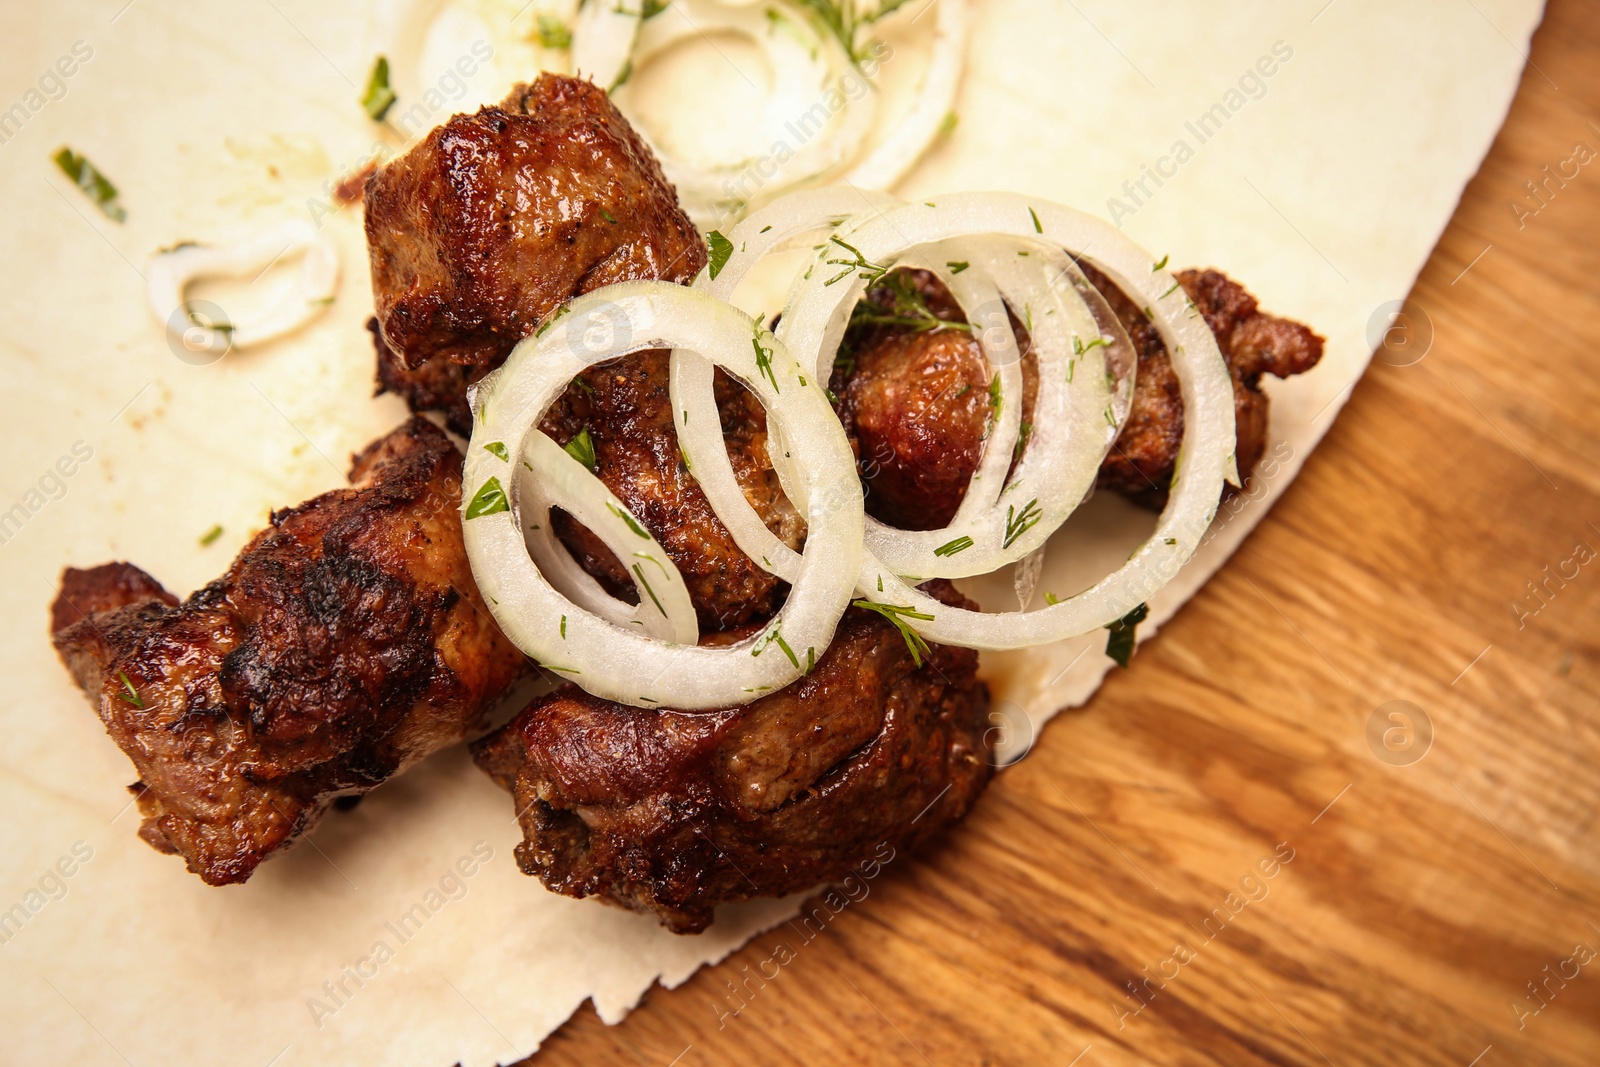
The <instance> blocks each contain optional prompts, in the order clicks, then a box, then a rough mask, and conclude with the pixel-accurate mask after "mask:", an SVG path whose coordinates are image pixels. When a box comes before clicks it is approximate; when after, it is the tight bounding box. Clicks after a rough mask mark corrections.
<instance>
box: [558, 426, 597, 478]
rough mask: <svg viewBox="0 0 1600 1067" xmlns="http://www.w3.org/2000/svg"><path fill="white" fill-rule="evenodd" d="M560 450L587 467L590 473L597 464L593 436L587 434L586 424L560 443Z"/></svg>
mask: <svg viewBox="0 0 1600 1067" xmlns="http://www.w3.org/2000/svg"><path fill="white" fill-rule="evenodd" d="M561 450H562V451H563V452H565V453H566V454H567V455H569V456H571V457H572V458H573V459H575V460H577V461H578V462H579V463H582V464H583V465H584V466H585V467H588V468H589V470H590V472H591V473H592V472H593V471H594V469H595V468H596V467H597V466H598V465H599V462H598V461H597V460H596V459H595V455H594V438H592V437H590V436H589V427H587V426H585V427H584V428H583V429H581V430H579V431H578V435H577V436H576V437H574V438H573V439H572V440H570V441H568V442H567V443H566V444H564V445H562V446H561Z"/></svg>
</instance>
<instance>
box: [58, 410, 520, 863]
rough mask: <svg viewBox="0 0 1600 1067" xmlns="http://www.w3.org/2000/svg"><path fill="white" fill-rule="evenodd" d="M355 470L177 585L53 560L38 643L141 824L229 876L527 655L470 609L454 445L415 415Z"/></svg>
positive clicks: (364, 785) (472, 720)
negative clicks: (77, 697) (123, 764)
mask: <svg viewBox="0 0 1600 1067" xmlns="http://www.w3.org/2000/svg"><path fill="white" fill-rule="evenodd" d="M350 480H351V483H352V488H349V489H337V490H334V491H333V492H329V493H324V494H323V495H322V496H319V497H317V498H315V499H314V500H311V501H309V502H307V503H305V504H302V505H300V506H299V507H297V508H291V509H285V510H283V511H279V512H276V513H274V514H273V516H272V525H271V527H270V528H269V529H267V530H265V531H263V532H262V533H260V534H258V535H257V536H256V538H255V539H254V540H253V541H251V542H250V544H249V545H248V546H247V547H246V548H245V550H244V552H243V553H241V554H240V556H239V558H238V559H237V560H235V561H234V564H233V566H232V567H231V568H229V570H228V573H227V574H225V575H223V577H221V578H220V579H218V580H217V581H215V582H213V583H211V584H210V585H208V586H206V587H205V588H204V589H201V590H200V591H198V592H197V593H195V594H194V595H193V596H191V597H190V598H189V599H188V600H186V601H184V602H183V603H181V604H180V603H179V602H178V600H177V598H176V597H174V596H172V595H171V594H170V593H168V592H166V590H164V589H162V588H161V586H160V584H159V583H157V582H156V581H155V580H154V579H153V578H151V577H150V576H149V575H147V574H145V573H144V572H143V571H141V570H139V569H138V568H137V567H134V566H132V565H131V564H126V563H111V564H106V565H104V566H101V567H96V568H94V569H92V570H87V571H80V570H75V569H72V568H69V569H68V570H67V571H66V573H65V574H64V575H63V577H62V587H61V593H60V595H59V596H58V597H57V599H56V601H55V604H54V605H53V606H52V610H51V617H52V626H53V633H54V640H55V646H56V649H57V651H58V652H59V653H60V655H61V658H62V660H63V661H64V662H65V663H66V665H67V667H68V669H69V670H70V671H71V672H72V674H73V676H74V677H75V678H76V679H77V681H78V684H79V685H80V686H82V687H83V689H84V692H85V693H86V694H88V696H89V698H90V700H91V701H93V702H94V703H95V706H96V708H97V710H98V711H99V714H100V718H101V720H102V721H103V722H104V723H105V727H106V731H107V732H108V733H109V734H110V735H111V737H112V740H114V741H116V743H117V744H118V746H120V747H121V748H122V750H123V752H125V753H127V755H128V758H129V759H131V760H132V761H133V764H134V767H135V768H136V769H137V770H138V773H139V779H140V781H139V783H138V784H137V785H135V786H134V787H133V788H134V790H135V791H136V794H137V796H138V800H139V808H140V812H141V813H142V814H143V816H144V823H143V826H142V827H141V829H140V831H139V833H140V836H141V837H143V838H144V839H145V840H146V841H148V842H149V843H150V844H152V845H154V846H155V847H156V848H158V849H160V850H162V851H165V852H177V853H179V854H180V855H182V856H183V858H184V859H185V860H186V861H187V863H188V865H189V869H190V870H192V871H194V872H195V873H196V874H198V875H199V876H200V877H201V878H202V879H204V880H205V881H206V882H208V883H210V884H212V885H227V884H230V883H235V882H243V881H244V880H246V879H247V878H249V877H250V875H251V873H252V872H253V871H254V870H255V869H256V866H257V865H258V864H260V863H261V861H262V860H264V859H265V858H266V857H267V856H268V855H270V854H271V853H272V852H274V851H277V850H278V849H280V848H283V847H285V846H287V845H289V844H290V843H292V842H293V841H294V840H295V839H296V838H297V837H298V836H300V835H301V834H303V833H305V832H306V831H308V830H309V829H310V828H311V827H312V826H313V825H314V824H315V823H316V821H317V820H318V819H319V818H320V817H321V815H322V813H323V812H324V811H325V810H326V809H327V808H328V806H329V804H330V803H331V802H332V800H333V799H334V798H335V797H337V796H340V795H342V794H359V793H362V792H365V791H366V790H369V789H371V788H373V787H374V786H376V785H378V784H379V783H381V782H383V781H384V780H386V779H387V778H389V777H390V776H392V775H394V774H397V773H399V772H400V771H401V770H403V769H405V767H407V766H408V765H410V764H411V763H413V762H415V761H416V760H418V759H420V758H422V757H423V756H426V755H428V754H429V753H431V752H434V751H437V750H438V749H441V748H444V747H446V746H448V745H452V744H455V743H457V742H459V741H461V740H462V739H463V738H464V737H465V736H466V735H467V733H468V732H469V731H470V730H472V729H473V728H474V727H476V726H478V725H479V723H480V721H481V719H482V717H483V713H484V711H485V710H486V709H487V707H488V706H489V704H490V703H491V702H492V701H493V700H494V699H495V698H496V697H498V696H500V695H501V694H502V693H503V692H504V691H505V690H506V688H507V687H508V686H509V685H510V684H511V683H512V682H513V681H514V680H515V679H516V678H517V676H518V675H519V674H521V672H522V671H523V669H524V664H525V662H526V661H525V659H524V657H523V655H522V653H521V652H520V651H518V650H517V648H516V647H515V646H513V645H512V644H511V643H510V642H509V641H508V640H507V639H506V638H505V637H504V636H503V635H502V634H501V633H500V630H499V628H498V627H497V626H496V625H495V624H494V621H493V620H492V619H491V618H490V616H489V613H488V612H487V611H486V610H485V609H484V605H483V603H482V600H481V598H480V596H479V594H478V590H477V588H476V586H475V585H474V584H473V581H472V573H471V571H470V570H469V569H468V566H467V558H466V551H465V549H464V547H463V545H462V541H461V523H460V520H459V518H458V517H457V507H458V506H459V503H460V497H461V454H460V453H459V452H458V451H456V448H455V446H454V445H452V444H451V443H450V440H449V438H447V437H446V436H445V434H444V432H443V431H442V430H439V429H438V428H437V427H435V426H434V425H433V424H432V423H429V422H427V421H425V420H423V419H420V418H413V419H412V420H411V421H410V422H408V423H406V424H405V425H404V426H402V427H400V428H399V429H397V430H395V431H394V432H392V433H390V434H389V435H387V436H386V437H383V438H381V439H380V440H378V441H376V442H374V443H373V444H371V445H369V446H368V447H367V448H366V449H365V450H363V451H362V452H361V453H359V454H358V455H357V456H356V457H355V459H354V462H353V465H352V467H351V471H350Z"/></svg>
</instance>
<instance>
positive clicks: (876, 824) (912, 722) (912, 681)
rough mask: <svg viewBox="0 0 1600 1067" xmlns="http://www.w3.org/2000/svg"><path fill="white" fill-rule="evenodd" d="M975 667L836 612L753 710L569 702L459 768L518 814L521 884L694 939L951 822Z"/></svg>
mask: <svg viewBox="0 0 1600 1067" xmlns="http://www.w3.org/2000/svg"><path fill="white" fill-rule="evenodd" d="M930 591H933V592H934V593H935V595H937V596H939V597H940V599H943V600H946V601H947V602H949V603H952V604H961V605H963V606H967V607H971V606H973V605H971V604H970V603H968V602H965V601H963V600H962V599H961V597H960V596H959V594H956V593H955V592H954V590H953V589H952V588H951V587H950V586H949V585H948V583H943V582H940V583H933V584H931V585H930ZM977 662H978V657H977V653H975V652H972V651H969V650H967V649H957V648H946V647H942V646H934V647H933V649H932V651H931V655H930V657H929V658H927V659H926V660H925V661H924V663H923V665H922V666H921V667H917V666H916V665H915V664H914V663H913V661H912V657H911V654H910V653H909V652H908V650H907V648H906V644H905V642H904V640H903V639H902V637H901V635H900V634H899V632H898V631H897V630H896V629H895V627H894V626H893V625H892V624H891V623H889V622H887V621H886V620H885V619H883V618H882V617H881V616H879V615H876V614H872V613H870V612H865V611H862V610H860V609H851V610H850V611H849V612H847V613H846V615H845V617H844V619H843V620H842V621H841V622H840V625H839V631H838V634H837V635H836V636H835V637H834V640H833V644H832V645H830V646H829V648H828V651H827V653H826V654H825V655H824V656H823V657H822V659H821V660H819V661H818V662H817V665H816V668H815V669H814V670H813V671H812V672H811V673H810V674H809V675H807V676H806V677H805V678H803V679H801V680H800V681H798V682H796V683H794V684H793V685H792V686H790V687H789V688H787V689H784V690H781V691H779V692H777V693H774V694H772V695H771V696H768V697H764V698H762V699H760V700H758V701H756V702H754V703H752V704H748V705H746V706H744V707H740V708H728V709H723V710H719V711H703V712H688V711H674V710H655V709H642V708H634V707H627V706H625V705H621V704H613V703H610V702H608V701H604V700H599V699H596V698H594V697H591V696H589V695H587V694H585V693H583V692H582V691H580V690H578V689H576V688H573V687H571V686H566V687H563V688H562V689H559V690H557V691H556V692H554V693H552V694H550V695H548V696H545V697H541V698H540V699H538V700H536V701H534V702H533V703H532V704H531V705H529V706H528V707H527V708H526V709H525V710H524V711H523V712H522V713H521V714H520V715H518V716H517V718H516V719H514V720H513V721H512V722H511V723H510V724H508V725H507V726H506V727H504V728H503V729H501V730H499V731H498V732H496V733H494V734H491V735H490V736H489V737H487V738H485V739H483V740H482V741H479V742H477V743H475V744H474V745H473V754H474V756H475V758H476V759H477V761H478V764H479V766H480V767H482V768H483V769H484V770H485V771H486V772H487V773H488V774H490V775H491V776H492V777H494V778H495V780H496V781H498V782H500V783H501V784H502V785H503V786H505V787H506V788H508V789H509V790H510V791H511V793H512V796H513V798H514V801H515V804H516V809H517V811H518V812H521V815H520V821H521V824H522V832H523V837H524V840H523V843H522V844H520V845H518V846H517V850H516V855H517V863H518V865H519V866H520V867H521V868H522V870H523V871H525V872H526V873H528V874H531V875H535V876H537V877H538V878H539V879H540V880H541V881H543V882H544V884H545V885H546V886H548V887H549V888H550V889H552V890H554V891H556V892H558V893H564V894H566V895H568V896H576V897H587V896H598V897H600V898H601V899H602V900H605V901H606V902H608V903H611V904H615V905H618V906H621V907H624V908H630V909H632V910H635V911H642V912H653V913H654V914H655V915H657V916H658V917H659V918H660V920H661V922H662V923H663V924H664V925H666V926H667V927H668V928H670V929H672V930H674V931H676V932H678V933H698V932H700V931H702V930H704V929H705V928H706V926H707V925H709V924H710V922H711V919H712V910H713V908H715V906H716V905H718V904H721V903H725V902H728V901H734V900H744V899H747V898H749V897H754V896H779V895H782V894H785V893H792V892H796V891H799V890H802V889H808V888H810V887H812V886H815V885H818V884H820V883H822V882H825V881H828V880H831V879H836V878H839V877H842V876H843V875H844V874H846V873H847V872H848V871H849V870H850V869H851V868H852V867H853V866H855V865H857V864H861V863H865V862H869V861H870V860H871V859H872V858H873V857H874V855H877V856H879V857H880V858H881V856H882V853H881V852H879V851H878V850H879V849H881V848H882V847H883V846H885V845H887V846H888V847H889V848H891V849H894V850H896V851H899V850H902V849H906V848H913V847H915V846H917V845H918V844H920V843H921V842H923V841H925V840H927V839H928V838H930V837H932V836H933V835H935V834H936V833H938V832H939V831H940V830H941V829H943V828H944V827H946V826H948V825H950V824H952V823H954V822H957V821H958V820H960V819H961V818H962V817H963V816H964V815H965V814H966V813H967V811H968V810H969V809H970V808H971V807H972V805H973V803H974V802H975V801H976V799H977V797H978V794H979V793H981V792H982V791H983V788H984V786H985V785H986V784H987V783H988V780H989V776H990V774H991V773H992V767H991V763H992V761H991V760H990V758H989V746H988V742H987V740H986V739H985V731H986V730H987V728H988V710H989V694H988V690H987V688H986V687H985V686H984V685H983V683H981V682H979V681H977V679H976V677H975V673H974V672H975V671H976V668H977Z"/></svg>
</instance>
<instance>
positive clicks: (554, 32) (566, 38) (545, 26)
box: [539, 15, 572, 48]
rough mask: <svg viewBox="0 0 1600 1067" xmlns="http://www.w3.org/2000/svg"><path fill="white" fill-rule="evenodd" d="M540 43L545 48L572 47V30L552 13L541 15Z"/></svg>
mask: <svg viewBox="0 0 1600 1067" xmlns="http://www.w3.org/2000/svg"><path fill="white" fill-rule="evenodd" d="M539 44H540V45H541V46H543V47H545V48H571V47H572V31H571V30H570V29H568V28H567V24H566V23H565V22H562V21H561V20H560V19H558V18H555V17H553V16H551V15H540V16H539Z"/></svg>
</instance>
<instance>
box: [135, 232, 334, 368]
mask: <svg viewBox="0 0 1600 1067" xmlns="http://www.w3.org/2000/svg"><path fill="white" fill-rule="evenodd" d="M296 255H298V256H299V257H300V270H299V272H298V273H297V274H296V276H295V282H294V284H293V285H292V286H291V287H290V288H289V289H288V290H287V291H285V292H284V294H283V295H282V296H281V297H279V299H278V300H277V301H276V302H274V303H273V304H272V306H271V307H269V308H267V309H266V310H265V311H264V312H262V313H261V314H260V315H258V316H256V317H255V318H252V319H246V320H243V321H239V322H206V321H203V320H202V319H201V318H200V317H199V316H197V315H196V314H194V313H193V309H192V308H191V305H190V303H189V301H188V300H187V299H186V298H185V295H184V293H185V290H187V289H188V287H189V286H190V285H191V284H192V283H194V282H195V281H198V280H199V279H201V278H253V277H255V276H257V275H259V274H261V273H262V272H263V271H265V270H266V269H267V268H268V267H270V266H271V265H272V264H273V263H275V262H277V261H278V260H280V259H284V258H286V257H287V258H291V259H292V258H293V257H294V256H296ZM145 285H146V291H147V294H148V296H149V298H150V307H151V309H152V310H153V311H154V312H155V314H156V318H158V319H160V320H161V322H162V324H163V325H165V327H166V329H167V332H168V333H169V334H171V335H172V336H173V337H174V338H175V339H178V340H180V341H181V342H182V343H183V344H184V345H185V347H187V348H188V349H189V350H190V351H192V352H196V353H208V354H212V355H218V356H220V355H222V354H224V353H226V352H227V351H228V350H229V349H230V348H249V347H251V346H252V345H259V344H262V343H264V342H266V341H271V340H273V339H275V338H278V337H282V336H283V335H284V334H287V333H292V332H293V331H295V330H298V329H299V328H300V327H302V326H304V325H305V324H306V323H308V322H310V321H311V320H312V319H314V318H316V317H317V316H318V315H320V314H321V313H322V312H323V311H325V310H326V309H327V307H328V305H329V304H331V303H332V302H333V297H334V293H335V291H336V290H337V289H338V286H339V249H338V247H337V246H336V245H335V244H334V243H333V241H332V240H331V239H330V238H328V237H327V236H325V235H323V234H320V233H319V232H318V231H317V228H316V227H315V226H313V225H312V224H311V223H310V222H309V221H307V220H305V219H295V220H290V221H287V222H282V223H279V224H278V225H276V226H273V227H270V228H268V229H265V230H262V231H261V232H260V233H257V234H256V235H255V236H253V237H250V238H247V239H245V240H243V241H239V242H236V243H234V244H229V245H202V244H184V245H179V246H177V247H176V248H172V249H168V250H166V251H164V252H158V253H156V254H155V255H154V256H152V257H151V258H150V263H149V266H148V267H147V268H146V270H145Z"/></svg>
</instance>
